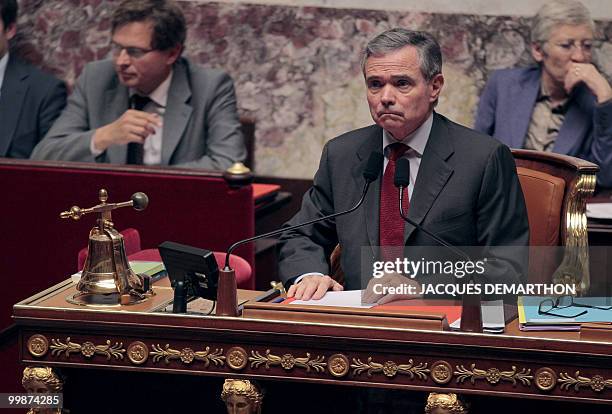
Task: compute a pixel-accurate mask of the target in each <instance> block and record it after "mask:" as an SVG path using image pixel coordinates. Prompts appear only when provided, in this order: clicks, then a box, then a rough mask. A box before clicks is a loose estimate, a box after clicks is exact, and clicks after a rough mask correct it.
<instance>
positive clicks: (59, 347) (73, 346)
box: [50, 337, 81, 357]
mask: <svg viewBox="0 0 612 414" xmlns="http://www.w3.org/2000/svg"><path fill="white" fill-rule="evenodd" d="M50 348H51V355H53V356H59V355H61V354H62V352H63V353H64V354H65V356H66V357H69V356H70V354H72V353H76V352H81V345H79V344H77V343H74V342H70V337H68V338H66V343H63V342H62V341H60V340H59V339H51V346H50Z"/></svg>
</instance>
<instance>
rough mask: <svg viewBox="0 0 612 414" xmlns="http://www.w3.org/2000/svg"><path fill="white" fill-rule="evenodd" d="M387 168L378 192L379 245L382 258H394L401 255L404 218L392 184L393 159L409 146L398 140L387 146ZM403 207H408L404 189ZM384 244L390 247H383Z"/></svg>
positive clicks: (406, 192) (393, 174) (395, 189)
mask: <svg viewBox="0 0 612 414" xmlns="http://www.w3.org/2000/svg"><path fill="white" fill-rule="evenodd" d="M387 148H388V150H387V151H388V155H387V156H388V160H389V161H388V162H387V168H386V169H385V173H384V175H383V182H382V189H381V192H380V233H379V234H380V246H381V252H382V258H383V260H388V261H389V260H395V259H396V258H397V257H399V256H401V255H402V251H403V246H404V224H405V223H404V219H403V218H402V217H401V216H400V213H399V198H398V196H399V194H398V191H397V188H396V187H395V185H394V184H393V178H394V176H395V161H396V160H397V159H398V158H401V156H402V155H404V153H405V152H406V151H408V149H409V147H408V146H407V145H405V144H402V143H400V142H395V143H393V144H391V145H389V146H388V147H387ZM404 191H405V193H404V199H403V208H404V212H405V211H406V210H407V209H408V206H409V201H408V191H407V189H404ZM385 246H389V247H392V248H391V249H385V248H384V247H385Z"/></svg>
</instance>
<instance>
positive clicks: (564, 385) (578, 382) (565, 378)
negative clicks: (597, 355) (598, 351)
mask: <svg viewBox="0 0 612 414" xmlns="http://www.w3.org/2000/svg"><path fill="white" fill-rule="evenodd" d="M559 383H560V384H561V389H562V390H569V389H570V387H572V386H573V387H574V390H575V391H580V388H582V387H591V389H592V390H593V391H595V392H601V391H603V390H604V389H606V388H611V389H612V379H605V378H604V377H602V376H601V375H593V376H592V377H591V378H588V377H583V376H581V375H580V371H576V373H575V374H574V376H573V377H572V376H571V375H569V374H568V373H566V372H562V373H561V374H559Z"/></svg>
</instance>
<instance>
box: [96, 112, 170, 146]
mask: <svg viewBox="0 0 612 414" xmlns="http://www.w3.org/2000/svg"><path fill="white" fill-rule="evenodd" d="M156 126H157V127H161V126H162V122H161V118H160V116H159V115H157V114H152V113H149V112H143V111H137V110H135V109H128V110H127V111H125V112H124V113H123V115H121V117H120V118H119V119H117V120H116V121H115V122H112V123H110V124H108V125H105V126H103V127H100V128H98V129H97V130H96V132H95V133H94V135H93V144H94V148H95V149H96V150H98V151H105V150H106V149H107V148H108V147H110V146H112V145H122V144H127V143H129V142H139V143H141V144H142V143H144V140H145V138H147V137H148V136H149V135H151V134H154V133H155V127H156Z"/></svg>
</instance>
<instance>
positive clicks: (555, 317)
mask: <svg viewBox="0 0 612 414" xmlns="http://www.w3.org/2000/svg"><path fill="white" fill-rule="evenodd" d="M546 299H554V298H548V297H545V296H521V297H519V300H518V312H519V327H520V329H521V330H522V331H579V330H580V325H581V324H582V323H588V322H612V309H609V310H605V309H597V308H585V307H577V306H569V307H566V308H555V309H553V310H551V312H550V313H553V314H550V313H549V314H540V312H539V307H540V303H542V301H543V300H546ZM574 302H575V303H579V304H584V305H591V306H598V307H605V306H612V298H605V297H581V298H575V299H574ZM582 311H587V312H586V313H585V314H584V315H580V316H577V317H574V318H571V317H568V316H572V315H577V314H579V313H581V312H582ZM560 315H563V316H560ZM564 316H565V317H564Z"/></svg>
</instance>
